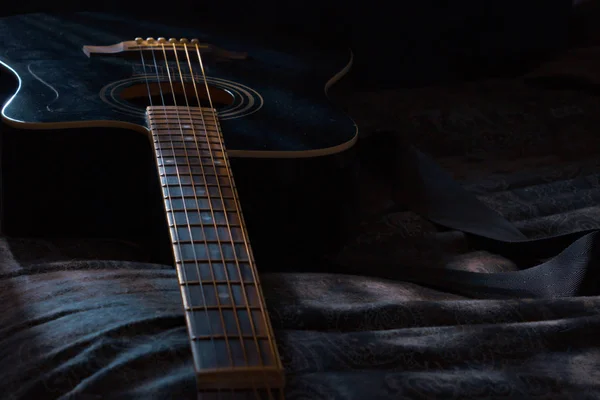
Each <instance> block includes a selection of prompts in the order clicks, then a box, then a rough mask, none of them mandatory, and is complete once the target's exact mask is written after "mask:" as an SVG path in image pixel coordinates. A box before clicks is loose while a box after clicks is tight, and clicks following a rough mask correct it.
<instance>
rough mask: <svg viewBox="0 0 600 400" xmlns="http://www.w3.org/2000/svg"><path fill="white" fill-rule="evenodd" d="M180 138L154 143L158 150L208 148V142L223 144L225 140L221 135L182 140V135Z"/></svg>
mask: <svg viewBox="0 0 600 400" xmlns="http://www.w3.org/2000/svg"><path fill="white" fill-rule="evenodd" d="M177 139H178V140H160V141H159V140H157V141H155V142H154V143H155V144H156V145H157V147H158V150H188V151H190V150H193V149H195V150H196V151H198V149H203V148H207V143H208V142H210V143H212V144H222V143H223V141H222V139H221V137H220V136H208V140H207V137H206V136H199V137H197V138H195V139H194V140H181V136H180V137H179V138H177Z"/></svg>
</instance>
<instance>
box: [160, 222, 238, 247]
mask: <svg viewBox="0 0 600 400" xmlns="http://www.w3.org/2000/svg"><path fill="white" fill-rule="evenodd" d="M169 232H170V234H171V238H172V240H173V242H179V243H187V242H194V243H203V242H205V241H209V242H214V241H220V242H229V241H234V242H242V243H243V241H244V234H243V232H242V228H241V227H240V226H235V225H234V226H225V225H217V226H216V227H215V226H211V225H209V226H196V225H187V224H184V225H183V226H181V225H172V226H171V227H170V228H169Z"/></svg>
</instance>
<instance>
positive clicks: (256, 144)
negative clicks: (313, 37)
mask: <svg viewBox="0 0 600 400" xmlns="http://www.w3.org/2000/svg"><path fill="white" fill-rule="evenodd" d="M0 34H1V37H2V42H1V45H0V65H1V66H2V67H4V69H5V70H7V71H10V72H11V73H12V74H14V76H16V77H17V78H18V87H17V90H16V92H15V93H14V95H13V96H12V97H10V98H9V99H8V100H7V101H6V102H5V103H4V106H3V108H2V119H3V122H4V123H5V124H7V125H9V126H11V127H13V128H17V129H24V130H46V131H48V132H49V134H50V132H52V131H54V130H58V129H70V128H79V129H81V128H92V127H96V128H98V127H102V128H119V129H128V130H133V131H137V132H139V133H141V134H142V135H147V137H148V139H149V140H150V142H151V145H152V149H153V155H154V159H155V164H156V169H155V170H156V179H157V180H158V182H159V185H160V189H161V192H162V200H163V204H164V217H162V216H161V217H160V219H162V220H163V221H165V222H166V224H167V226H168V231H169V239H170V245H171V249H172V258H173V261H174V266H175V268H176V271H177V276H178V279H179V284H180V289H181V298H182V305H183V308H184V311H185V319H186V323H187V328H188V333H189V338H190V345H191V353H192V356H193V360H194V367H195V370H196V376H197V387H198V394H199V398H203V399H208V398H222V399H225V398H226V399H234V398H235V399H237V398H279V397H281V396H282V393H283V392H282V390H283V388H284V383H285V378H284V370H283V367H282V362H281V360H280V358H279V355H278V350H277V346H276V342H275V338H274V334H273V329H272V327H271V323H270V320H269V315H268V312H267V309H266V304H265V299H264V297H263V293H262V291H261V286H260V282H259V277H258V270H257V266H256V265H255V264H256V262H255V257H254V254H253V250H252V247H251V245H250V243H251V241H250V238H249V233H248V230H247V228H246V223H245V219H244V217H243V214H242V207H241V203H240V197H239V195H238V191H237V189H236V184H235V182H234V176H233V174H232V168H231V163H230V160H232V159H235V158H268V159H273V158H317V157H323V156H327V155H333V154H337V153H343V152H344V151H345V150H347V149H350V148H351V147H352V146H353V144H354V143H355V141H356V137H357V129H356V125H355V123H354V122H353V121H352V120H351V119H350V118H349V117H348V116H347V115H346V114H345V113H344V112H342V111H341V110H339V109H337V108H335V107H334V106H333V105H332V103H331V102H330V100H329V99H328V97H327V90H328V89H329V88H330V87H331V85H333V84H334V83H335V82H336V81H338V80H339V79H340V78H341V77H342V76H343V75H344V74H345V73H346V72H347V71H348V70H349V68H350V65H351V62H352V54H351V52H350V51H349V50H346V49H343V50H342V51H339V52H332V51H327V52H324V51H322V50H321V49H316V46H310V45H308V46H306V45H303V46H300V45H298V46H296V47H294V46H289V47H286V46H284V45H280V44H273V45H268V44H266V43H265V42H263V41H258V40H256V41H253V40H252V38H251V37H250V36H247V37H244V36H237V37H229V36H228V35H227V33H226V32H223V31H219V30H218V29H216V28H214V27H208V26H204V25H202V26H198V29H183V28H180V27H174V26H166V25H160V24H158V25H157V24H154V23H152V24H151V23H146V22H144V21H137V22H135V23H132V22H131V20H130V19H127V18H119V17H115V16H109V15H104V14H88V13H78V14H69V15H63V16H57V15H45V14H31V15H22V16H14V17H8V18H4V19H2V20H0ZM141 35H144V36H141ZM161 35H164V37H161ZM26 134H27V133H26V132H25V131H24V132H23V135H26ZM81 151H83V152H85V151H91V150H89V149H81ZM157 223H158V221H157ZM259 268H260V267H259Z"/></svg>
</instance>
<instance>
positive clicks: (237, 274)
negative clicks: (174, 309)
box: [175, 261, 255, 284]
mask: <svg viewBox="0 0 600 400" xmlns="http://www.w3.org/2000/svg"><path fill="white" fill-rule="evenodd" d="M175 266H176V268H177V272H178V276H179V278H180V283H181V284H189V283H191V282H199V281H202V282H209V281H212V280H213V279H214V280H217V281H229V282H231V283H232V284H240V283H242V282H243V283H251V284H255V281H254V276H253V275H252V267H251V266H250V263H249V262H243V261H239V262H237V263H236V262H230V263H222V262H213V263H208V262H177V263H175Z"/></svg>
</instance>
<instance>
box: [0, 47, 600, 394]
mask: <svg viewBox="0 0 600 400" xmlns="http://www.w3.org/2000/svg"><path fill="white" fill-rule="evenodd" d="M598 59H600V57H599V58H598ZM341 98H342V100H343V102H344V103H345V104H346V106H347V107H348V109H349V111H350V112H351V113H352V114H353V115H354V116H355V118H356V120H357V122H358V123H359V125H360V126H362V127H363V132H364V135H363V137H362V138H361V141H360V143H359V144H358V146H359V147H360V151H361V153H362V154H361V166H362V168H361V198H360V201H361V204H362V207H361V209H362V212H363V215H362V219H363V221H364V222H363V224H362V225H361V226H360V227H359V229H358V230H357V231H356V232H355V234H354V236H353V239H352V240H350V241H348V243H346V245H345V246H344V248H343V249H341V250H340V251H339V252H338V253H336V254H332V255H331V256H330V257H329V262H328V263H323V264H322V265H307V266H306V269H307V270H312V271H314V272H304V273H301V272H299V273H269V274H262V275H261V280H262V283H263V287H264V291H265V295H266V297H267V303H268V307H269V311H270V314H271V316H272V319H273V325H274V328H275V330H276V336H277V341H278V344H279V346H280V351H281V354H282V358H283V362H284V366H285V368H286V372H287V382H288V386H287V393H286V398H288V399H357V400H358V399H360V400H363V399H403V398H406V399H431V398H444V399H447V398H451V399H499V398H504V399H506V398H510V399H521V398H543V399H597V398H600V385H599V384H598V382H600V350H599V348H600V347H599V345H600V335H599V333H600V316H599V311H600V297H598V294H599V293H598V291H597V290H595V291H594V288H593V285H591V288H588V289H587V290H588V291H587V292H586V295H581V293H579V292H577V291H566V292H564V291H563V290H564V288H562V287H561V286H560V285H559V286H556V287H553V288H549V289H548V291H546V292H541V293H536V294H535V296H536V297H538V298H532V297H533V296H526V297H529V298H521V299H502V300H498V299H487V298H483V297H489V293H483V294H481V295H480V294H478V293H466V294H465V293H453V292H454V291H455V288H453V287H450V288H446V289H444V290H440V289H439V288H438V289H434V288H430V287H428V286H429V285H428V284H427V283H424V282H422V283H421V284H416V283H411V282H406V281H404V280H401V279H390V278H398V276H401V274H402V273H404V272H406V271H408V270H411V269H412V270H422V271H426V272H430V273H431V276H436V274H439V272H440V271H442V270H448V269H453V270H457V271H458V272H471V273H474V272H477V273H478V274H479V275H478V276H480V277H484V279H485V277H494V276H501V275H497V274H502V273H516V272H521V271H522V272H527V271H531V267H532V266H536V265H540V264H542V265H543V264H544V263H547V262H549V261H552V260H553V259H554V260H555V258H554V257H556V256H557V255H558V254H560V253H561V252H562V251H565V248H566V246H568V245H569V244H572V243H573V242H575V243H581V242H576V239H577V235H579V236H581V235H582V234H581V232H585V231H592V230H597V229H600V212H599V208H600V206H599V199H600V160H599V159H598V153H599V151H598V150H599V147H598V145H599V144H600V143H599V142H600V136H598V134H597V131H598V126H599V122H600V101H599V99H598V98H597V97H595V96H594V95H591V94H586V93H583V92H581V91H578V90H567V89H560V90H558V89H549V88H547V87H540V85H539V82H538V83H536V84H535V85H534V84H533V83H532V82H529V81H527V80H525V79H515V80H499V81H493V80H492V81H485V82H478V83H472V84H464V85H460V87H458V86H455V87H445V88H427V89H415V90H402V91H388V92H385V91H377V92H371V93H368V92H362V93H360V92H359V93H354V94H348V93H343V94H341ZM375 128H378V129H385V130H387V131H392V132H395V133H394V135H393V137H394V139H393V140H391V139H390V137H391V136H389V135H386V134H383V133H381V132H380V133H377V132H375V130H376V129H375ZM394 143H395V145H394V146H396V147H394V146H391V145H390V144H394ZM407 143H408V144H410V146H412V147H410V146H407V145H406V144H407ZM398 146H399V147H398ZM402 149H403V150H402ZM417 149H418V151H417ZM399 150H402V152H400V151H399ZM386 151H387V156H386ZM411 154H412V156H414V157H415V158H416V159H420V160H421V161H423V163H421V164H420V165H421V166H423V165H424V166H428V168H430V169H429V170H430V171H432V170H434V171H437V172H436V173H437V174H438V175H439V171H440V170H441V171H445V172H444V174H445V176H446V178H447V181H446V183H445V184H444V186H443V189H444V190H443V192H442V193H443V194H444V196H445V195H447V193H448V189H451V190H452V192H453V193H455V194H456V196H453V197H451V198H439V199H438V202H433V203H428V204H419V203H415V202H411V201H409V199H410V196H409V195H408V194H407V192H408V193H410V195H413V196H414V195H415V194H416V193H417V189H419V186H416V183H415V182H417V183H418V182H419V180H418V179H416V180H413V181H412V183H411V181H410V180H409V179H408V178H407V179H405V180H404V181H402V180H398V177H399V175H398V174H399V173H400V172H401V171H402V168H400V167H401V166H402V165H405V166H406V165H410V164H401V163H400V164H393V163H391V162H392V161H393V160H394V159H395V160H400V161H402V160H403V162H405V163H406V162H408V161H410V159H409V158H407V157H408V156H409V155H411ZM398 155H401V156H403V157H395V156H398ZM421 157H426V159H425V158H421ZM386 160H387V161H388V163H386V162H385V161H386ZM413 160H414V159H413ZM390 163H391V164H390ZM390 165H392V166H393V165H396V168H391V167H390ZM406 171H407V170H405V172H406ZM423 171H425V170H423V169H422V170H421V172H423ZM408 172H411V173H413V174H415V176H418V174H416V172H418V171H416V170H412V171H411V170H410V169H408ZM409 183H410V184H409ZM421 183H423V181H421ZM428 187H429V188H431V187H430V186H428ZM420 189H423V186H421V187H420ZM420 189H419V190H420ZM425 189H427V187H425ZM424 191H425V192H427V190H424ZM474 199H476V200H477V201H475V200H474ZM453 204H454V206H453ZM465 204H469V209H472V210H474V211H475V210H477V212H478V215H479V216H480V218H479V219H474V220H471V221H468V220H465V219H458V220H454V221H453V220H450V219H443V218H442V217H445V216H446V215H447V214H448V213H447V212H444V213H441V214H440V213H437V214H436V213H434V214H429V215H428V214H427V210H432V209H434V208H435V207H433V206H436V205H443V206H444V207H446V208H444V209H443V210H442V211H444V210H446V211H447V210H449V209H452V207H458V208H455V210H456V209H458V210H460V207H465ZM423 205H429V207H422V206H423ZM417 206H421V207H420V208H419V207H417ZM475 207H476V208H475ZM438 210H439V208H438ZM427 217H429V218H430V219H428V218H427ZM450 217H454V218H456V217H459V215H454V216H453V215H450ZM485 218H493V223H494V225H495V226H498V227H499V228H498V229H496V230H494V231H493V234H488V236H490V237H492V238H491V239H492V240H488V241H486V240H482V239H481V238H484V239H486V238H485V237H484V234H485V233H486V232H488V231H486V227H487V228H491V225H489V224H488V225H483V224H482V221H483V220H484V219H485ZM456 221H459V222H461V221H462V222H465V221H466V222H469V224H468V226H462V227H461V226H455V227H450V228H449V227H448V226H450V225H452V223H454V222H456ZM442 223H443V224H444V225H447V226H446V227H444V226H442V225H441V224H442ZM465 228H469V229H465ZM461 229H462V230H461ZM569 234H570V235H573V236H571V237H567V236H565V235H569ZM561 235H562V236H564V237H567V238H568V239H569V240H568V243H566V244H565V245H564V246H563V247H561V246H562V245H555V244H551V245H547V244H546V245H544V246H539V247H538V248H536V247H533V250H531V249H530V248H529V247H527V248H520V249H519V251H503V249H504V248H506V246H504V245H502V246H496V247H495V248H494V247H493V246H491V245H490V243H492V242H494V241H495V242H499V241H504V242H511V241H514V242H519V241H520V242H521V243H526V245H527V246H530V244H531V243H530V242H532V241H535V240H536V239H537V240H546V239H545V238H548V237H552V236H561ZM490 237H487V239H490ZM506 238H508V240H507V239H506ZM588 238H589V239H586V238H585V237H583V238H580V239H579V240H584V241H585V240H589V241H588V242H587V243H588V244H589V246H587V247H585V246H583V248H582V250H589V251H588V253H585V252H583V251H582V252H580V253H579V254H576V255H577V256H588V261H590V260H592V259H593V257H592V256H593V255H594V254H593V253H594V251H597V248H598V247H597V245H596V244H595V243H594V242H595V240H596V239H595V236H594V235H592V236H588ZM509 246H510V245H509ZM542 250H543V251H542ZM0 258H1V259H0V304H2V313H0V322H1V323H0V393H2V396H3V398H7V399H55V398H60V399H95V398H117V399H118V398H122V399H167V398H183V399H185V398H190V399H191V398H194V397H195V395H194V391H195V381H194V377H193V370H192V364H191V357H190V354H189V345H188V341H187V340H188V339H187V333H186V329H185V321H184V318H183V313H182V307H181V299H180V295H179V289H178V287H177V279H176V276H175V273H174V271H173V269H172V268H171V267H170V266H165V265H156V264H151V263H149V262H148V259H147V255H146V253H145V251H144V249H143V248H139V247H136V245H135V244H130V243H115V242H113V241H106V242H98V241H83V240H76V241H69V240H62V241H58V240H54V241H50V240H40V239H37V240H35V239H17V238H4V239H3V240H1V241H0ZM571 260H575V258H571ZM561 265H562V266H564V267H565V268H566V269H565V271H567V272H568V271H569V270H571V269H569V268H568V267H569V266H573V265H574V263H572V262H568V261H567V262H562V263H561ZM585 266H586V268H587V267H593V263H591V262H588V263H586V264H585ZM315 270H316V271H315ZM424 275H425V274H424ZM588 278H589V279H588ZM583 281H591V282H593V281H594V278H593V277H591V278H590V277H588V276H585V279H584V280H583ZM583 281H580V282H583ZM579 287H581V286H579ZM459 289H460V288H459ZM557 293H558V294H559V295H562V296H564V295H565V294H566V295H567V296H566V297H560V298H553V297H554V295H556V294H557Z"/></svg>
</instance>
